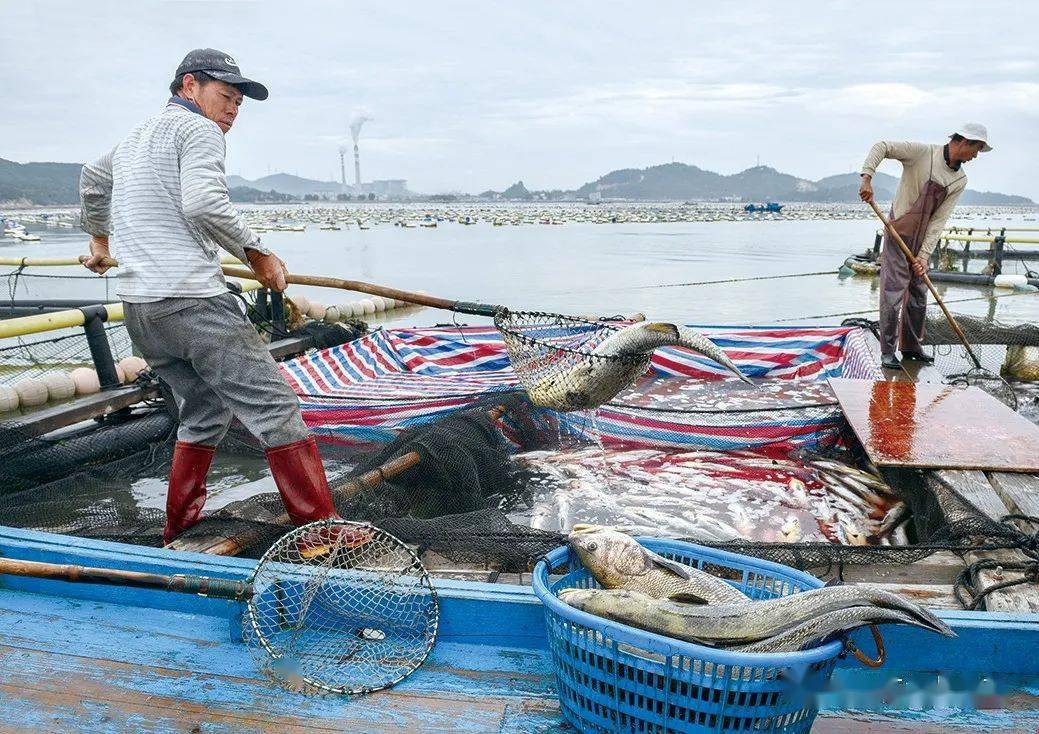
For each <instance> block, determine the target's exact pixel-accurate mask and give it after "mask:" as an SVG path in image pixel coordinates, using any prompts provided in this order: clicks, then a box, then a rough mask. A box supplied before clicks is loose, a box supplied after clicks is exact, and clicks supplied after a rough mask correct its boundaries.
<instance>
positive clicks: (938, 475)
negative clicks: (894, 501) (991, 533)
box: [930, 471, 1039, 612]
mask: <svg viewBox="0 0 1039 734" xmlns="http://www.w3.org/2000/svg"><path fill="white" fill-rule="evenodd" d="M934 479H936V480H938V481H931V482H930V485H931V487H932V489H934V491H935V494H936V496H937V497H938V504H939V506H941V508H942V511H943V512H945V514H946V517H947V518H948V519H949V521H950V522H957V521H960V520H966V519H969V518H970V516H971V513H970V509H969V508H963V507H962V506H961V505H960V503H959V501H957V499H956V498H955V497H954V496H950V494H949V492H948V488H949V487H951V488H952V489H954V490H955V491H956V493H957V494H959V495H960V497H962V499H963V500H965V501H966V502H968V503H969V504H970V505H971V506H973V507H974V508H975V509H976V510H977V511H979V512H981V513H982V514H983V515H985V517H987V518H989V519H990V520H994V521H996V522H998V521H1000V520H1001V519H1002V518H1003V516H1004V515H1007V514H1008V512H1009V510H1008V509H1007V506H1006V505H1005V504H1004V503H1003V500H1002V499H1000V497H999V495H998V494H996V490H995V489H994V488H993V485H992V484H990V483H989V480H988V477H987V476H986V475H985V474H984V472H977V471H939V472H934ZM963 560H964V562H965V563H967V564H968V565H969V564H973V563H976V562H978V561H982V560H987V561H994V562H996V563H999V564H1005V565H1010V564H1016V563H1023V562H1025V561H1027V560H1028V558H1027V556H1025V555H1024V554H1023V553H1021V552H1020V551H1016V550H1010V549H1007V550H994V551H967V552H965V553H964V554H963ZM1021 578H1023V574H1021V573H1019V572H1016V571H1008V570H1002V571H1001V570H999V569H991V570H983V571H979V572H978V580H979V581H980V583H981V586H982V588H983V589H987V588H988V587H990V586H993V585H995V584H999V583H1003V582H1005V581H1015V580H1019V579H1021ZM985 609H986V610H988V611H990V612H1022V611H1023V612H1039V588H1037V587H1036V585H1035V584H1021V585H1018V586H1012V587H1009V588H1006V589H1001V590H999V591H994V592H992V593H991V594H988V595H987V596H986V597H985Z"/></svg>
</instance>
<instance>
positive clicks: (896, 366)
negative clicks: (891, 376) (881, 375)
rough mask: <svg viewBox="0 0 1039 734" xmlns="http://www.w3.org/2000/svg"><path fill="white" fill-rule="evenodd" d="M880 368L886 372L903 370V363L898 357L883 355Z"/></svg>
mask: <svg viewBox="0 0 1039 734" xmlns="http://www.w3.org/2000/svg"><path fill="white" fill-rule="evenodd" d="M880 366H881V367H883V368H884V369H886V370H900V369H902V363H901V362H900V361H898V357H896V356H895V355H893V354H882V355H881V356H880Z"/></svg>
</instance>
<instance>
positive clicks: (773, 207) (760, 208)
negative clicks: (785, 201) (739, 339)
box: [743, 201, 783, 214]
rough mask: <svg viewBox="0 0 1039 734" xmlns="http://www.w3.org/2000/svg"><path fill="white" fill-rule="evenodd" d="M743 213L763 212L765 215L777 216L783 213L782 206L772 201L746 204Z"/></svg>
mask: <svg viewBox="0 0 1039 734" xmlns="http://www.w3.org/2000/svg"><path fill="white" fill-rule="evenodd" d="M743 211H745V212H747V213H749V214H755V213H757V212H765V213H767V214H779V213H780V212H781V211H783V205H782V204H777V203H776V202H774V201H769V202H766V203H764V204H747V206H745V207H743Z"/></svg>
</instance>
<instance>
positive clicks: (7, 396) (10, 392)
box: [0, 385, 21, 413]
mask: <svg viewBox="0 0 1039 734" xmlns="http://www.w3.org/2000/svg"><path fill="white" fill-rule="evenodd" d="M20 402H21V401H20V400H19V398H18V391H17V390H15V389H14V388H13V387H11V386H10V385H0V413H9V412H11V411H12V410H18V404H19V403H20Z"/></svg>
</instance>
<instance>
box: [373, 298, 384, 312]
mask: <svg viewBox="0 0 1039 734" xmlns="http://www.w3.org/2000/svg"><path fill="white" fill-rule="evenodd" d="M371 300H372V303H374V304H375V310H376V311H385V310H386V299H385V298H383V297H382V296H372V298H371Z"/></svg>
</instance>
